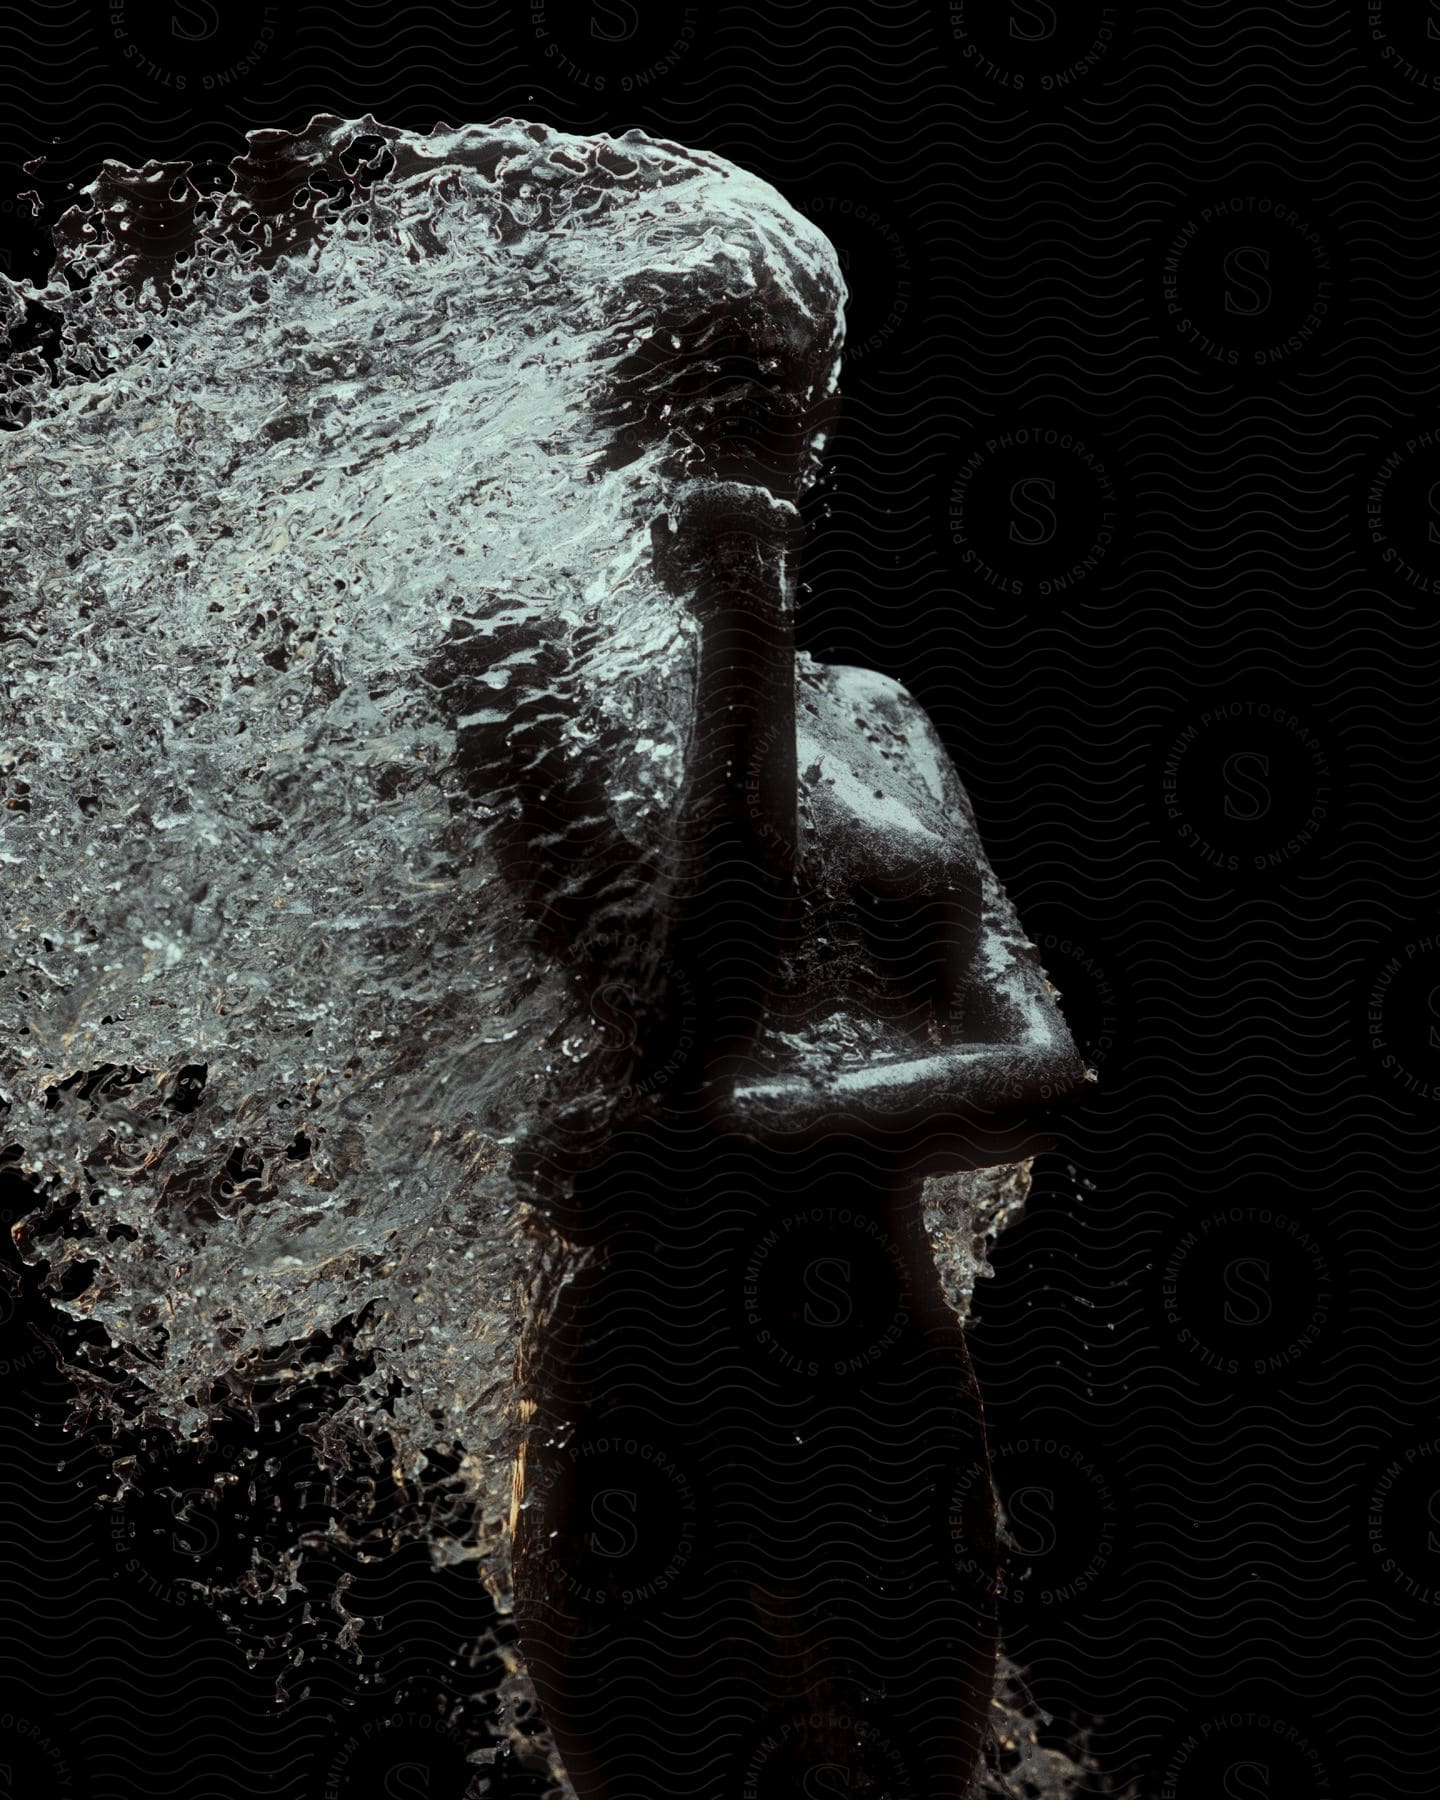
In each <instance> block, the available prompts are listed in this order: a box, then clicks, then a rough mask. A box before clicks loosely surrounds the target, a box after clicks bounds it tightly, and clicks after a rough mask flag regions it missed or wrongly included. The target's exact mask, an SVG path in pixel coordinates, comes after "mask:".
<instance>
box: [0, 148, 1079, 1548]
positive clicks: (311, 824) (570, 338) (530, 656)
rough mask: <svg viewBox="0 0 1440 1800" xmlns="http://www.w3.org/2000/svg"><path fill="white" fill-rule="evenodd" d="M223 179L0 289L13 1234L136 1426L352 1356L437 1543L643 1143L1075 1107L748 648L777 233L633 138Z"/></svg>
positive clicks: (822, 383)
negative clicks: (430, 1504) (11, 330)
mask: <svg viewBox="0 0 1440 1800" xmlns="http://www.w3.org/2000/svg"><path fill="white" fill-rule="evenodd" d="M234 169H235V181H234V185H233V187H231V188H230V189H229V190H227V191H223V192H221V191H218V190H217V191H216V192H214V193H209V194H206V193H202V192H201V191H199V190H198V189H197V188H196V186H195V185H194V184H193V183H192V182H191V180H190V178H189V175H188V173H187V170H186V167H185V166H184V165H178V164H168V165H155V164H151V165H147V167H146V168H145V169H143V170H139V171H136V170H128V169H122V168H119V167H118V166H115V165H107V167H106V169H105V172H104V173H103V174H102V176H101V177H100V179H99V180H98V181H97V182H96V183H94V185H93V186H92V188H91V189H89V190H87V195H86V203H85V205H84V206H82V207H81V208H79V209H77V210H75V211H74V212H72V213H70V214H69V215H67V217H66V219H65V220H63V221H62V222H61V225H60V226H59V228H58V229H57V242H58V245H59V250H60V260H59V262H58V264H57V267H56V270H55V272H54V274H53V275H52V277H51V280H50V283H49V285H48V287H47V288H45V289H43V290H40V291H39V292H38V293H37V292H35V291H33V290H27V289H23V288H17V287H16V286H15V285H14V284H10V283H6V284H4V292H3V294H0V307H3V309H4V310H5V311H6V312H8V314H9V317H10V320H11V323H12V325H13V326H14V327H15V328H16V329H17V331H18V332H20V334H21V335H19V336H18V337H17V339H16V342H17V343H19V344H21V345H27V344H28V346H29V347H23V348H19V349H17V350H15V351H14V353H13V354H12V356H11V358H10V362H9V364H8V369H7V374H8V384H9V401H10V405H11V408H12V412H13V416H14V420H15V425H16V428H15V429H13V430H11V431H9V432H8V433H7V434H6V435H5V437H4V440H3V444H0V453H3V472H0V481H3V490H0V491H3V502H4V511H5V540H4V558H5V563H6V565H7V568H6V572H5V574H4V577H3V579H4V584H5V587H6V588H7V589H8V590H9V591H8V595H7V598H6V601H5V610H4V632H5V645H4V650H5V665H6V667H5V676H4V699H3V714H0V778H3V783H4V795H5V802H6V808H7V810H6V811H5V812H4V814H3V838H0V857H3V863H0V869H3V885H4V896H3V903H0V944H3V951H4V954H3V959H0V960H3V966H4V968H5V970H6V974H5V977H4V982H3V989H0V1059H3V1061H0V1094H3V1097H4V1099H5V1100H7V1101H8V1102H9V1106H10V1111H9V1116H8V1123H7V1135H8V1136H9V1137H10V1138H12V1139H14V1140H15V1141H16V1142H18V1144H19V1145H20V1146H21V1154H22V1161H23V1163H24V1166H25V1167H26V1168H27V1169H28V1170H29V1171H30V1172H31V1173H32V1174H33V1175H34V1176H35V1177H36V1178H37V1179H38V1180H40V1181H41V1182H43V1183H47V1184H48V1192H49V1194H50V1197H51V1201H52V1204H51V1206H50V1208H49V1211H48V1214H46V1215H45V1216H43V1217H37V1218H36V1219H34V1220H32V1221H31V1223H30V1224H29V1226H28V1227H27V1228H26V1231H25V1233H24V1235H23V1243H24V1247H25V1248H26V1249H27V1252H28V1253H29V1254H31V1255H33V1256H36V1257H39V1256H43V1257H45V1258H47V1259H48V1261H49V1263H50V1270H51V1276H50V1279H51V1282H52V1287H53V1289H54V1291H55V1292H56V1293H57V1294H60V1295H61V1296H62V1297H63V1301H64V1304H65V1305H66V1306H67V1307H68V1308H69V1309H70V1310H71V1311H72V1312H73V1313H75V1314H77V1315H79V1316H81V1317H82V1318H84V1319H86V1320H89V1321H93V1322H94V1323H95V1324H97V1325H98V1326H100V1327H101V1328H102V1329H103V1332H104V1333H105V1335H106V1336H107V1337H108V1339H109V1340H110V1343H111V1344H112V1346H114V1347H115V1355H116V1357H117V1359H118V1360H117V1361H115V1362H114V1363H113V1364H112V1370H120V1371H123V1372H124V1375H125V1377H126V1378H127V1379H128V1380H129V1381H131V1382H132V1383H133V1384H134V1385H135V1386H136V1387H137V1388H138V1389H141V1390H143V1391H144V1392H145V1393H146V1395H147V1406H148V1407H149V1409H150V1415H151V1417H152V1418H155V1419H159V1420H163V1421H164V1422H166V1423H167V1424H168V1425H169V1427H170V1428H171V1429H172V1430H173V1431H174V1432H175V1433H176V1434H178V1435H179V1436H180V1437H182V1438H190V1439H194V1438H198V1437H201V1436H203V1435H204V1433H205V1432H206V1431H207V1430H208V1429H209V1424H210V1421H212V1420H213V1419H214V1418H216V1417H217V1416H219V1415H220V1414H221V1413H222V1412H223V1411H224V1410H225V1409H227V1408H230V1407H233V1406H234V1405H236V1404H237V1403H238V1402H239V1401H240V1400H243V1398H244V1396H245V1395H246V1393H247V1391H248V1390H247V1383H248V1382H249V1381H250V1377H251V1373H253V1371H254V1369H255V1368H257V1367H258V1366H259V1365H260V1363H261V1362H264V1361H266V1360H267V1359H268V1365H269V1366H272V1367H273V1365H274V1362H275V1356H276V1353H277V1350H278V1349H281V1348H283V1347H284V1346H291V1345H306V1344H315V1343H320V1342H324V1343H330V1342H338V1341H339V1338H338V1335H337V1334H338V1333H339V1332H340V1328H341V1326H342V1325H343V1326H344V1327H345V1334H344V1335H345V1342H346V1344H347V1346H348V1349H347V1354H350V1355H351V1356H352V1358H353V1359H354V1363H353V1367H354V1369H356V1370H358V1371H359V1372H358V1373H354V1374H353V1378H352V1379H351V1380H350V1382H349V1384H348V1386H346V1387H345V1388H343V1389H342V1390H340V1391H339V1397H338V1398H337V1400H336V1407H337V1429H342V1430H343V1429H346V1428H351V1429H353V1430H354V1432H355V1433H357V1434H358V1435H359V1436H360V1437H362V1438H365V1439H366V1441H374V1440H375V1437H376V1432H377V1429H378V1428H377V1426H376V1424H375V1410H374V1400H375V1397H376V1396H377V1395H381V1394H384V1395H385V1396H386V1397H387V1398H386V1406H387V1409H388V1410H387V1412H386V1416H385V1421H384V1433H385V1455H386V1456H387V1457H389V1458H391V1459H392V1460H393V1462H394V1466H395V1467H396V1469H397V1470H398V1471H399V1473H400V1476H401V1479H402V1481H410V1482H413V1484H414V1486H415V1488H416V1489H417V1491H418V1490H419V1489H420V1488H422V1487H423V1486H424V1482H425V1474H424V1470H425V1467H426V1456H427V1452H429V1451H431V1450H432V1449H433V1448H434V1447H435V1446H437V1445H438V1446H443V1447H444V1448H445V1449H446V1450H447V1451H449V1452H451V1453H452V1461H451V1464H450V1466H451V1467H452V1468H453V1467H458V1468H459V1471H460V1477H461V1485H462V1486H463V1489H464V1493H465V1496H466V1505H467V1518H469V1519H470V1520H471V1521H474V1520H475V1518H476V1516H477V1514H478V1519H479V1529H478V1531H477V1532H476V1533H475V1534H474V1539H473V1541H474V1543H475V1544H476V1545H477V1546H478V1547H479V1548H481V1549H483V1548H485V1547H486V1546H487V1544H489V1543H490V1542H491V1541H492V1538H493V1536H494V1535H495V1534H499V1533H501V1532H503V1517H504V1513H505V1509H506V1505H507V1503H508V1470H509V1456H510V1453H511V1448H512V1445H513V1429H514V1420H513V1416H512V1414H513V1404H512V1403H513V1395H514V1376H513V1371H514V1365H515V1356H516V1347H517V1343H518V1341H519V1337H520V1333H521V1330H522V1327H523V1323H524V1319H525V1316H526V1309H527V1305H528V1299H527V1295H528V1294H529V1292H530V1291H531V1288H532V1286H533V1283H534V1281H535V1280H536V1279H537V1278H538V1277H537V1270H538V1269H539V1268H540V1267H541V1265H542V1264H544V1262H545V1260H546V1258H547V1257H553V1255H559V1254H561V1251H560V1250H558V1249H557V1248H556V1246H555V1245H554V1244H553V1243H550V1242H548V1241H547V1240H546V1238H545V1234H544V1232H543V1230H539V1231H537V1228H536V1225H535V1222H534V1221H535V1214H534V1213H533V1212H532V1210H531V1205H530V1203H531V1202H533V1201H534V1200H535V1199H536V1197H537V1194H540V1193H542V1191H543V1189H544V1187H545V1185H546V1184H547V1183H550V1184H554V1183H563V1182H564V1181H565V1180H566V1179H567V1178H568V1174H569V1173H570V1172H571V1171H573V1170H574V1169H575V1168H577V1167H579V1166H580V1165H582V1164H583V1163H585V1162H586V1161H587V1160H593V1159H594V1158H595V1157H596V1156H598V1155H599V1154H600V1153H601V1152H602V1151H603V1149H604V1146H605V1144H606V1143H607V1142H608V1141H610V1139H611V1138H612V1136H613V1134H614V1133H615V1131H616V1130H618V1129H619V1128H620V1126H621V1125H623V1124H626V1123H630V1122H634V1121H636V1120H637V1119H645V1118H648V1117H652V1116H654V1117H675V1116H688V1115H689V1114H693V1115H694V1116H695V1117H696V1118H700V1119H703V1120H704V1122H705V1128H706V1129H710V1130H724V1131H735V1132H741V1133H747V1132H748V1133H752V1134H755V1135H758V1136H760V1137H764V1138H767V1139H773V1138H780V1139H785V1138H787V1137H790V1138H795V1139H803V1138H804V1136H805V1135H806V1134H815V1133H817V1132H824V1131H826V1130H828V1129H831V1128H839V1129H849V1130H854V1131H860V1132H864V1133H868V1134H871V1136H872V1137H873V1138H874V1139H876V1140H877V1141H883V1142H884V1143H887V1144H892V1145H894V1146H896V1147H897V1148H904V1149H905V1150H906V1152H907V1153H917V1154H918V1153H922V1152H929V1151H930V1150H932V1149H933V1147H934V1146H935V1145H937V1144H939V1145H940V1146H941V1147H942V1148H943V1151H944V1154H945V1155H946V1156H948V1158H949V1165H950V1166H952V1167H959V1168H963V1167H966V1166H976V1165H977V1164H983V1163H985V1162H986V1161H990V1162H995V1161H998V1160H1000V1159H1001V1157H1002V1155H1004V1154H1014V1153H1015V1146H1016V1145H1017V1144H1019V1143H1020V1141H1021V1138H1020V1137H1019V1136H1017V1135H1016V1134H1017V1131H1020V1130H1021V1128H1022V1127H1023V1125H1024V1122H1025V1121H1026V1120H1027V1119H1028V1118H1029V1117H1030V1116H1031V1114H1032V1113H1033V1109H1034V1108H1035V1106H1037V1105H1038V1104H1040V1103H1041V1102H1043V1101H1046V1100H1048V1099H1051V1098H1057V1097H1061V1096H1063V1095H1064V1094H1065V1093H1068V1092H1070V1091H1071V1090H1073V1089H1074V1088H1075V1087H1076V1086H1077V1084H1078V1083H1079V1082H1080V1081H1081V1080H1082V1079H1083V1069H1082V1067H1081V1065H1080V1064H1079V1062H1078V1059H1077V1058H1076V1055H1075V1052H1074V1049H1073V1046H1072V1045H1071V1043H1070V1040H1069V1038H1068V1036H1067V1035H1066V1033H1065V1030H1064V1026H1063V1024H1062V1022H1061V1021H1060V1018H1059V1015H1058V1013H1057V1011H1056V1008H1055V1006H1054V1002H1053V996H1052V995H1051V993H1050V991H1049V989H1048V987H1047V985H1046V983H1045V980H1044V977H1043V973H1042V972H1041V970H1040V968H1039V966H1038V963H1037V962H1036V960H1035V957H1034V953H1033V951H1032V950H1031V949H1030V947H1029V946H1028V944H1027V943H1026V942H1025V940H1024V938H1023V936H1022V934H1021V933H1020V930H1019V927H1018V924H1017V922H1016V920H1015V918H1014V916H1013V913H1012V912H1011V910H1010V908H1009V906H1008V903H1007V902H1006V901H1005V898H1004V896H1003V893H1002V891H1001V890H1000V888H999V886H998V884H997V883H996V881H995V878H994V876H993V875H992V873H991V871H990V870H989V868H988V866H987V864H986V862H985V859H984V856H983V853H982V851H981V848H980V845H979V841H978V838H977V836H976V832H975V826H974V820H973V816H972V814H971V811H970V807H969V804H968V801H967V799H966V796H965V794H964V791H963V789H962V788H961V786H960V783H959V781H958V779H957V777H956V775H955V773H954V771H953V769H952V768H951V766H950V763H949V760H948V758H947V756H946V754H945V752H944V750H943V749H942V747H941V745H940V744H939V742H938V740H937V738H936V735H935V733H934V730H933V728H932V727H931V726H930V724H929V722H928V720H927V719H926V718H925V716H924V714H923V713H922V712H921V711H920V710H919V708H918V707H917V706H916V704H915V703H914V702H913V701H912V700H911V699H910V698H909V697H908V696H907V695H906V693H905V692H904V690H903V689H901V688H899V687H898V686H897V685H896V684H895V683H894V682H892V681H890V680H887V679H885V678H883V677H881V676H878V675H873V674H868V673H865V672H862V671H859V670H852V669H834V668H826V667H823V666H820V665H818V664H816V663H814V662H812V661H810V660H809V659H808V658H805V657H803V656H801V657H797V656H796V655H795V652H794V647H793V635H792V613H793V607H794V603H795V595H796V591H797V582H796V573H795V571H796V558H797V553H798V548H799V522H800V512H799V502H800V500H801V498H802V496H803V494H804V492H805V490H806V488H807V487H808V486H809V485H810V483H811V482H812V481H813V480H814V478H815V476H816V474H817V473H818V471H819V468H820V458H821V453H822V449H823V446H824V442H825V436H826V433H827V431H828V430H829V429H830V428H831V424H832V418H833V408H834V395H835V390H836V379H837V371H838V367H839V357H840V347H841V338H842V307H843V300H844V288H843V284H842V282H841V280H840V276H839V271H838V267H837V264H836V260H835V257H834V254H833V252H832V250H831V248H830V246H829V244H828V243H827V242H826V240H825V239H824V238H823V237H822V236H821V235H820V233H819V232H818V231H817V230H816V228H815V227H814V226H813V225H812V224H810V223H809V222H807V221H806V220H805V219H804V218H802V217H801V216H800V215H799V214H798V213H796V212H795V211H793V210H792V209H791V208H790V207H789V206H788V205H787V204H786V203H785V202H784V201H783V200H782V199H781V198H780V196H779V195H778V194H776V193H775V192H774V191H773V190H772V189H771V188H769V187H768V186H766V185H765V184H764V183H763V182H761V181H759V180H757V179H756V178H754V177H752V176H749V175H747V174H745V173H743V172H742V171H740V170H738V169H736V168H734V167H732V166H731V165H729V164H727V163H724V162H722V161H721V160H719V159H718V158H715V157H712V156H708V155H705V154H702V153H698V152H692V151H687V150H683V149H681V148H679V147H677V146H675V145H672V144H668V143H662V142H657V141H655V140H653V139H650V138H647V137H645V136H643V135H642V134H639V133H634V132H632V133H629V134H627V135H626V136H625V137H623V138H620V139H617V140H611V139H608V138H594V139H582V138H576V137H569V136H566V135H564V134H562V133H559V132H555V131H551V130H549V129H548V128H545V127H540V126H535V125H526V124H521V123H518V122H515V121H508V120H507V121H501V122H500V123H498V124H496V125H492V126H486V127H477V128H470V129H465V130H458V131H452V130H448V129H445V128H437V130H436V131H435V132H433V133H432V134H431V135H429V136H425V137H421V136H414V135H410V134H407V133H402V132H399V131H395V130H391V129H388V128H384V127H380V126H377V125H376V124H375V122H374V121H373V120H370V119H366V120H360V121H349V122H342V121H339V120H337V119H334V118H322V119H317V120H315V121H313V122H312V123H311V125H310V126H309V127H308V128H307V129H306V130H305V131H303V132H301V133H298V134H287V133H282V132H260V133H256V134H254V135H253V136H252V138H251V148H250V151H249V153H248V155H246V156H245V157H242V158H241V159H239V160H238V162H237V163H236V164H235V165H234ZM26 314H28V320H27V319H25V318H23V317H22V315H26ZM25 332H28V333H29V337H28V338H27V337H26V336H25V335H24V333H25ZM1006 1146H1009V1149H1008V1150H1007V1149H1006ZM361 1352H363V1355H361V1354H360V1353H361ZM457 1459H458V1460H457Z"/></svg>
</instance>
